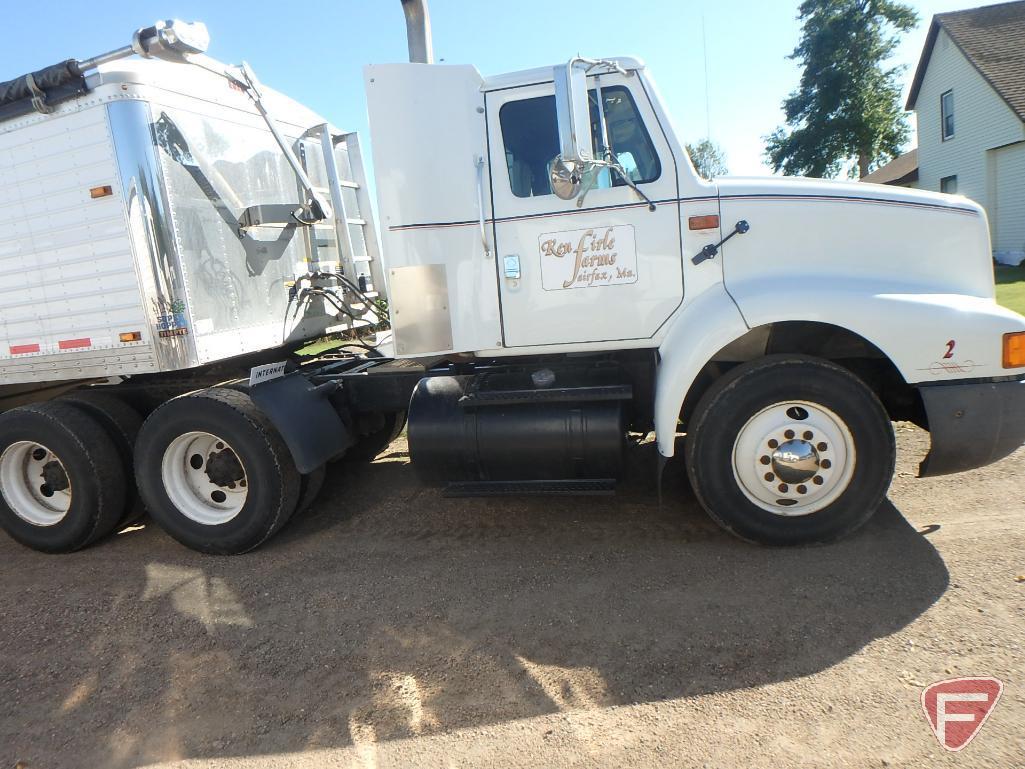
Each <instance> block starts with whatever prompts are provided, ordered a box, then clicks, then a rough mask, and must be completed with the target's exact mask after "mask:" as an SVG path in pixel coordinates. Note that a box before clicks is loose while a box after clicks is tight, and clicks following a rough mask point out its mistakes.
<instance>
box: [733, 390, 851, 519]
mask: <svg viewBox="0 0 1025 769" xmlns="http://www.w3.org/2000/svg"><path fill="white" fill-rule="evenodd" d="M856 460H857V457H856V451H855V447H854V437H853V436H852V435H851V431H850V429H848V427H847V425H846V424H845V423H844V421H843V420H842V419H840V417H839V416H837V415H836V413H834V412H833V411H831V410H830V409H828V408H826V407H825V406H822V405H819V404H817V403H809V402H806V401H789V402H786V403H776V404H774V405H772V406H769V407H768V408H765V409H762V410H761V411H760V412H758V413H757V414H755V415H754V416H753V417H752V418H751V419H749V420H748V422H747V424H745V425H744V427H742V428H741V430H740V432H739V433H738V434H737V439H736V441H735V442H734V444H733V475H734V478H735V479H736V481H737V485H738V486H739V487H740V489H741V491H743V492H744V495H745V496H746V497H747V498H748V499H749V500H750V501H751V502H753V503H754V504H756V505H757V506H758V507H760V508H762V509H763V510H767V511H768V512H770V513H773V514H774V515H779V516H783V517H786V518H796V517H801V516H805V515H811V514H813V513H817V512H819V511H820V510H823V509H825V508H826V507H828V506H829V505H831V504H832V503H833V502H835V501H836V500H837V499H838V498H839V497H840V496H841V495H842V494H843V493H844V491H846V490H847V487H848V486H850V483H851V478H852V477H853V476H854V467H855V464H856Z"/></svg>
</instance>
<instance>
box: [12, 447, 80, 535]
mask: <svg viewBox="0 0 1025 769" xmlns="http://www.w3.org/2000/svg"><path fill="white" fill-rule="evenodd" d="M0 493H2V494H3V498H4V502H6V503H7V506H8V507H9V508H11V510H13V511H14V514H15V515H17V516H18V517H19V518H21V519H22V520H24V521H27V522H28V523H31V524H32V525H33V526H56V525H57V524H58V523H60V522H61V521H63V520H64V517H65V516H66V515H67V514H68V510H70V509H71V480H70V479H69V478H68V473H67V470H65V469H64V465H63V463H62V462H61V461H60V459H58V458H57V455H56V454H54V453H53V452H52V451H50V450H49V449H48V448H46V446H42V445H40V444H38V443H33V442H32V441H18V442H17V443H12V444H11V445H10V446H8V447H7V448H6V449H4V452H3V454H0Z"/></svg>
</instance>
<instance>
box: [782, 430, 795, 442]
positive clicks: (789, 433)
mask: <svg viewBox="0 0 1025 769" xmlns="http://www.w3.org/2000/svg"><path fill="white" fill-rule="evenodd" d="M783 437H784V438H786V439H787V440H788V441H792V440H793V439H794V438H796V437H797V433H795V432H794V431H793V430H787V431H786V432H785V433H783Z"/></svg>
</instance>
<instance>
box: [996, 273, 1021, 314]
mask: <svg viewBox="0 0 1025 769" xmlns="http://www.w3.org/2000/svg"><path fill="white" fill-rule="evenodd" d="M996 275H997V301H998V302H1000V304H1002V305H1003V306H1004V307H1008V308H1010V309H1012V310H1014V311H1015V312H1017V313H1020V314H1022V315H1025V265H1023V266H1020V267H999V266H998V267H997V270H996Z"/></svg>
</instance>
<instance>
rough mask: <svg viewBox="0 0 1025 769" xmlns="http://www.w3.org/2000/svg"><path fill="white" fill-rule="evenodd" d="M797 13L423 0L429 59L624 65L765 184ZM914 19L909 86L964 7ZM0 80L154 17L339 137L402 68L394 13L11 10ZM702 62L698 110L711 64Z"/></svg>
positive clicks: (597, 2)
mask: <svg viewBox="0 0 1025 769" xmlns="http://www.w3.org/2000/svg"><path fill="white" fill-rule="evenodd" d="M798 4H799V3H798V0H675V1H674V0H634V2H623V0H618V1H616V2H613V0H586V1H585V0H515V1H514V2H506V3H499V2H487V1H486V0H477V1H474V0H430V10H431V18H432V23H433V27H434V49H435V56H436V57H438V58H440V59H444V60H445V61H446V62H448V63H460V64H461V63H471V64H475V65H476V66H477V67H478V68H479V69H480V70H481V72H483V73H484V74H496V73H500V72H507V71H512V70H517V69H526V68H529V67H536V66H542V65H548V64H554V63H556V62H561V61H565V60H567V59H568V58H569V57H570V56H571V55H573V54H575V53H580V54H581V55H584V56H610V55H618V54H632V55H637V56H640V57H641V58H643V59H644V60H645V61H646V62H647V63H648V65H649V67H650V68H651V71H652V73H653V74H654V76H655V78H656V80H657V81H658V83H659V87H660V89H661V91H662V94H663V97H664V98H665V100H666V101H667V102H668V108H669V111H670V112H671V113H672V114H673V116H674V119H675V121H676V124H677V126H678V128H679V130H680V131H681V132H682V133H683V137H682V138H683V139H684V140H685V141H696V140H700V139H701V138H703V137H704V136H705V135H706V134H707V133H708V132H709V125H710V129H711V135H712V138H713V139H715V140H716V141H718V142H719V143H720V144H721V145H722V146H723V147H724V149H725V150H726V154H727V156H728V160H729V165H730V170H731V172H732V173H734V174H744V175H752V174H761V173H768V169H767V168H765V167H764V166H763V164H762V147H763V142H762V137H764V136H765V135H767V134H768V133H770V132H771V131H772V130H773V129H774V128H775V127H776V126H777V125H779V123H780V122H781V121H782V113H781V111H780V103H781V101H782V100H783V99H784V98H785V97H786V95H787V94H788V93H789V92H790V91H791V90H792V89H793V88H794V87H795V86H796V84H797V80H798V76H799V71H798V69H797V67H796V65H795V63H794V62H792V61H789V60H788V59H787V58H786V57H787V55H788V54H789V53H790V52H791V51H792V50H793V48H794V46H795V45H796V44H797V41H798V36H799V33H800V29H799V26H798V23H797V21H796V18H795V17H796V15H797V6H798ZM911 4H912V5H913V6H914V7H915V8H916V9H918V11H919V14H920V15H921V17H922V22H921V24H920V26H919V28H918V29H917V30H916V31H915V32H914V33H913V34H911V35H908V37H907V38H906V40H905V42H904V44H903V46H902V47H901V50H900V52H899V54H898V56H897V57H896V61H897V62H898V63H902V64H906V65H907V66H908V68H909V69H908V73H907V75H906V79H907V80H908V81H910V78H911V76H912V74H913V70H914V65H915V64H916V63H917V60H918V56H919V54H920V52H921V48H922V44H923V43H924V40H925V34H926V31H927V29H928V24H929V20H930V19H931V17H932V15H933V14H934V13H941V12H944V11H950V10H958V9H961V8H966V7H972V6H974V5H977V4H979V3H976V2H972V0H920V1H918V2H912V3H911ZM4 5H5V7H4V24H3V26H2V28H0V80H4V79H7V78H9V77H14V76H16V75H19V74H22V73H24V72H26V71H28V70H31V69H36V68H39V67H41V66H45V65H47V64H52V63H54V62H56V61H59V60H62V59H65V58H85V57H88V56H92V55H95V54H97V53H100V52H102V51H106V50H108V49H111V48H116V47H119V46H121V45H124V44H126V43H127V42H128V41H129V40H130V36H131V33H132V31H133V30H134V29H135V28H137V27H140V26H146V25H148V24H151V23H152V22H153V21H155V20H156V19H161V18H181V19H186V20H202V21H205V22H206V23H207V25H208V26H209V28H210V33H211V38H212V43H211V49H210V54H211V55H212V56H215V57H216V58H218V59H221V60H223V61H228V62H238V61H240V60H242V59H246V60H247V61H249V63H250V64H251V65H252V66H253V68H254V70H255V71H256V72H257V74H258V75H259V76H260V78H261V79H262V80H263V81H264V82H265V83H267V84H268V85H270V86H273V87H275V88H277V89H279V90H281V91H284V92H285V93H287V94H289V95H290V96H292V97H294V98H296V99H298V100H299V101H301V102H304V103H306V104H307V105H309V106H310V107H312V108H313V109H315V110H316V111H318V112H320V113H321V114H323V115H325V116H326V117H327V118H328V119H330V120H331V121H332V122H333V123H335V124H336V125H338V126H339V127H342V128H346V129H351V128H355V129H356V130H359V131H363V132H365V131H366V108H365V102H364V97H363V88H362V79H361V67H362V65H363V64H365V63H369V62H378V63H379V62H389V61H404V60H405V59H406V47H405V46H406V42H405V23H404V20H403V16H402V11H401V7H400V4H399V0H363V1H362V2H356V1H355V0H306V2H302V3H294V4H288V3H282V2H280V1H279V0H275V1H274V2H271V0H248V1H247V2H244V3H242V2H233V1H232V0H217V1H216V2H212V1H211V0H159V2H155V1H153V0H133V1H131V2H129V1H128V0H102V2H98V3H96V2H93V3H88V2H83V1H82V0H74V1H72V0H65V1H63V2H62V1H60V0H58V1H56V2H55V0H50V2H48V3H47V4H46V6H45V13H44V15H43V16H40V7H39V6H36V5H34V4H33V3H13V2H11V3H5V4H4ZM702 18H704V29H705V35H704V38H705V39H706V40H707V51H708V72H709V74H708V82H709V88H708V89H707V97H708V98H707V103H708V105H709V106H710V109H709V110H706V88H705V56H704V46H703V35H702Z"/></svg>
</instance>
